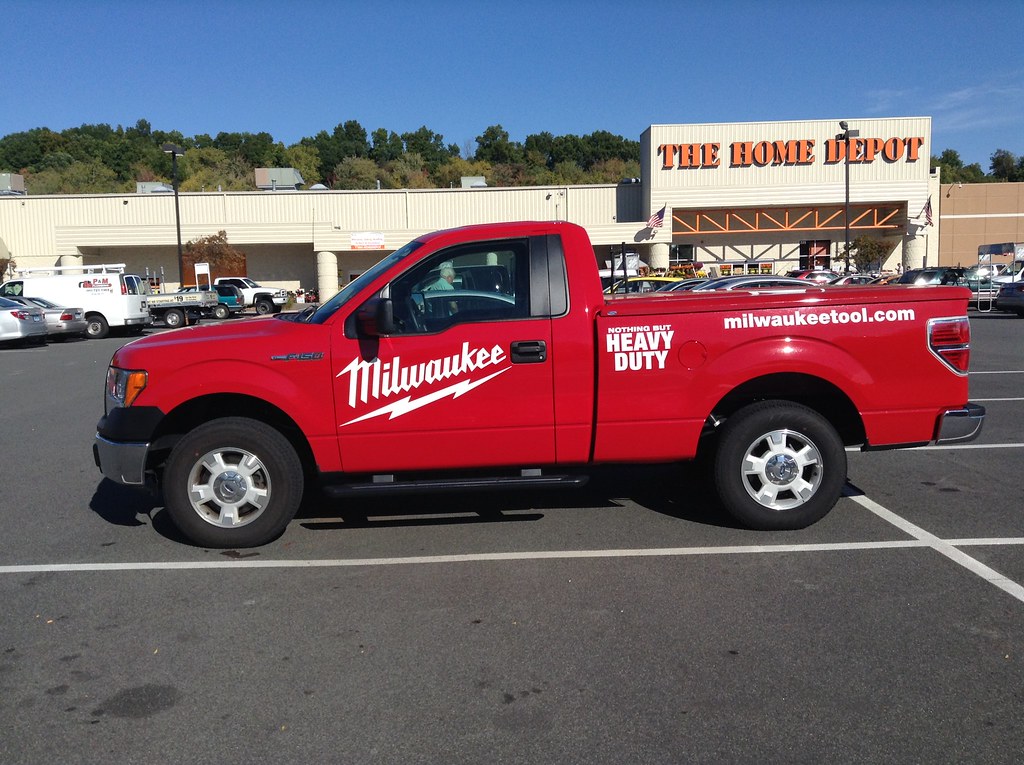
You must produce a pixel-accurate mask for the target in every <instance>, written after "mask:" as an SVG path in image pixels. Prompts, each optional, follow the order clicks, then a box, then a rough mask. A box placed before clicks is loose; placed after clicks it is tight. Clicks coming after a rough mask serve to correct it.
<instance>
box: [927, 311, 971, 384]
mask: <svg viewBox="0 0 1024 765" xmlns="http://www.w3.org/2000/svg"><path fill="white" fill-rule="evenodd" d="M928 348H929V350H931V352H932V353H934V354H935V356H936V357H937V358H939V359H941V360H942V361H943V362H944V363H945V364H946V365H947V366H949V368H950V369H952V370H953V371H954V372H956V373H957V374H964V375H965V374H967V370H968V368H969V367H970V365H971V323H970V322H969V321H968V320H967V317H966V316H958V317H956V318H953V319H932V320H931V321H929V322H928Z"/></svg>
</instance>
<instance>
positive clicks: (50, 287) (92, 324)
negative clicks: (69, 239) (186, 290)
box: [0, 263, 153, 339]
mask: <svg viewBox="0 0 1024 765" xmlns="http://www.w3.org/2000/svg"><path fill="white" fill-rule="evenodd" d="M124 268H125V265H124V263H105V264H103V265H98V266H56V267H54V268H25V269H22V270H19V271H18V275H19V278H17V279H11V280H10V281H7V282H4V283H3V284H0V295H3V296H10V295H14V296H22V295H24V296H25V297H41V298H46V299H47V300H49V301H50V302H51V303H56V304H57V305H64V306H71V307H81V308H83V309H84V310H85V319H86V321H87V322H88V328H87V329H86V334H87V336H88V337H92V338H97V339H98V338H102V337H106V336H107V335H108V334H110V328H111V327H124V328H127V329H135V330H139V331H141V330H142V329H143V328H144V327H147V326H149V325H150V324H152V323H153V317H152V315H151V314H150V313H149V306H148V305H147V302H146V296H147V295H149V294H150V292H149V283H148V282H147V281H146V279H145V278H144V277H141V276H138V275H136V274H126V273H125V272H124Z"/></svg>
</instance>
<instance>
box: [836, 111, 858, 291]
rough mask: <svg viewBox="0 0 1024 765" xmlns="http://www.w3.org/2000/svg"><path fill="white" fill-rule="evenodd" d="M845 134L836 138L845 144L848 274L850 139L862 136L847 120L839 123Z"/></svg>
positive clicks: (847, 267) (848, 257)
mask: <svg viewBox="0 0 1024 765" xmlns="http://www.w3.org/2000/svg"><path fill="white" fill-rule="evenodd" d="M839 129H840V130H842V131H843V132H842V133H840V134H839V135H837V136H836V140H837V141H842V142H843V164H844V165H846V273H850V139H851V138H856V137H857V136H859V135H860V131H859V130H850V126H849V125H848V124H847V122H846V120H843V121H842V122H840V123H839Z"/></svg>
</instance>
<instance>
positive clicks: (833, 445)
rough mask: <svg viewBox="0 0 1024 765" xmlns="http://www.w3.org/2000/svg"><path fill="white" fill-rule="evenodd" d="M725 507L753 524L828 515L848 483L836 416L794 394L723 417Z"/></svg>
mask: <svg viewBox="0 0 1024 765" xmlns="http://www.w3.org/2000/svg"><path fill="white" fill-rule="evenodd" d="M714 477H715V487H716V489H717V491H718V496H719V498H720V499H721V501H722V504H723V505H724V506H725V509H726V510H727V511H728V512H729V514H730V515H732V516H733V517H734V518H735V519H736V520H738V521H739V522H740V523H742V524H744V525H745V526H747V527H749V528H753V529H762V530H780V529H802V528H804V527H806V526H810V525H811V524H812V523H815V522H816V521H819V520H821V519H822V518H824V517H825V516H826V515H827V514H828V512H829V511H830V510H831V509H832V508H833V507H834V506H835V504H836V502H837V501H838V500H839V497H840V495H841V494H842V490H843V485H844V484H845V483H846V450H845V449H844V447H843V442H842V439H840V438H839V434H838V433H837V432H836V430H835V428H833V427H832V424H831V423H829V422H828V420H826V419H825V418H824V417H822V416H821V415H820V414H818V413H817V412H816V411H814V410H813V409H810V408H808V407H806V406H803V405H801V404H795V403H792V402H789V401H762V402H758V403H756V404H750V405H749V406H745V407H743V408H742V409H740V410H739V411H738V412H736V413H735V414H733V415H732V416H731V417H729V419H728V420H726V422H725V424H724V425H723V426H722V430H721V432H720V433H719V442H718V448H717V450H716V453H715V457H714Z"/></svg>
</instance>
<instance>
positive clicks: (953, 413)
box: [935, 403, 985, 444]
mask: <svg viewBox="0 0 1024 765" xmlns="http://www.w3.org/2000/svg"><path fill="white" fill-rule="evenodd" d="M984 423H985V407H983V406H981V405H980V404H971V403H968V404H965V405H964V406H962V407H959V408H957V409H947V410H946V411H945V412H943V413H942V415H941V416H940V417H939V425H938V428H937V434H938V435H937V437H936V439H935V443H937V444H952V443H962V442H964V441H973V440H974V439H975V438H977V437H978V434H979V433H981V426H982V425H983V424H984Z"/></svg>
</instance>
